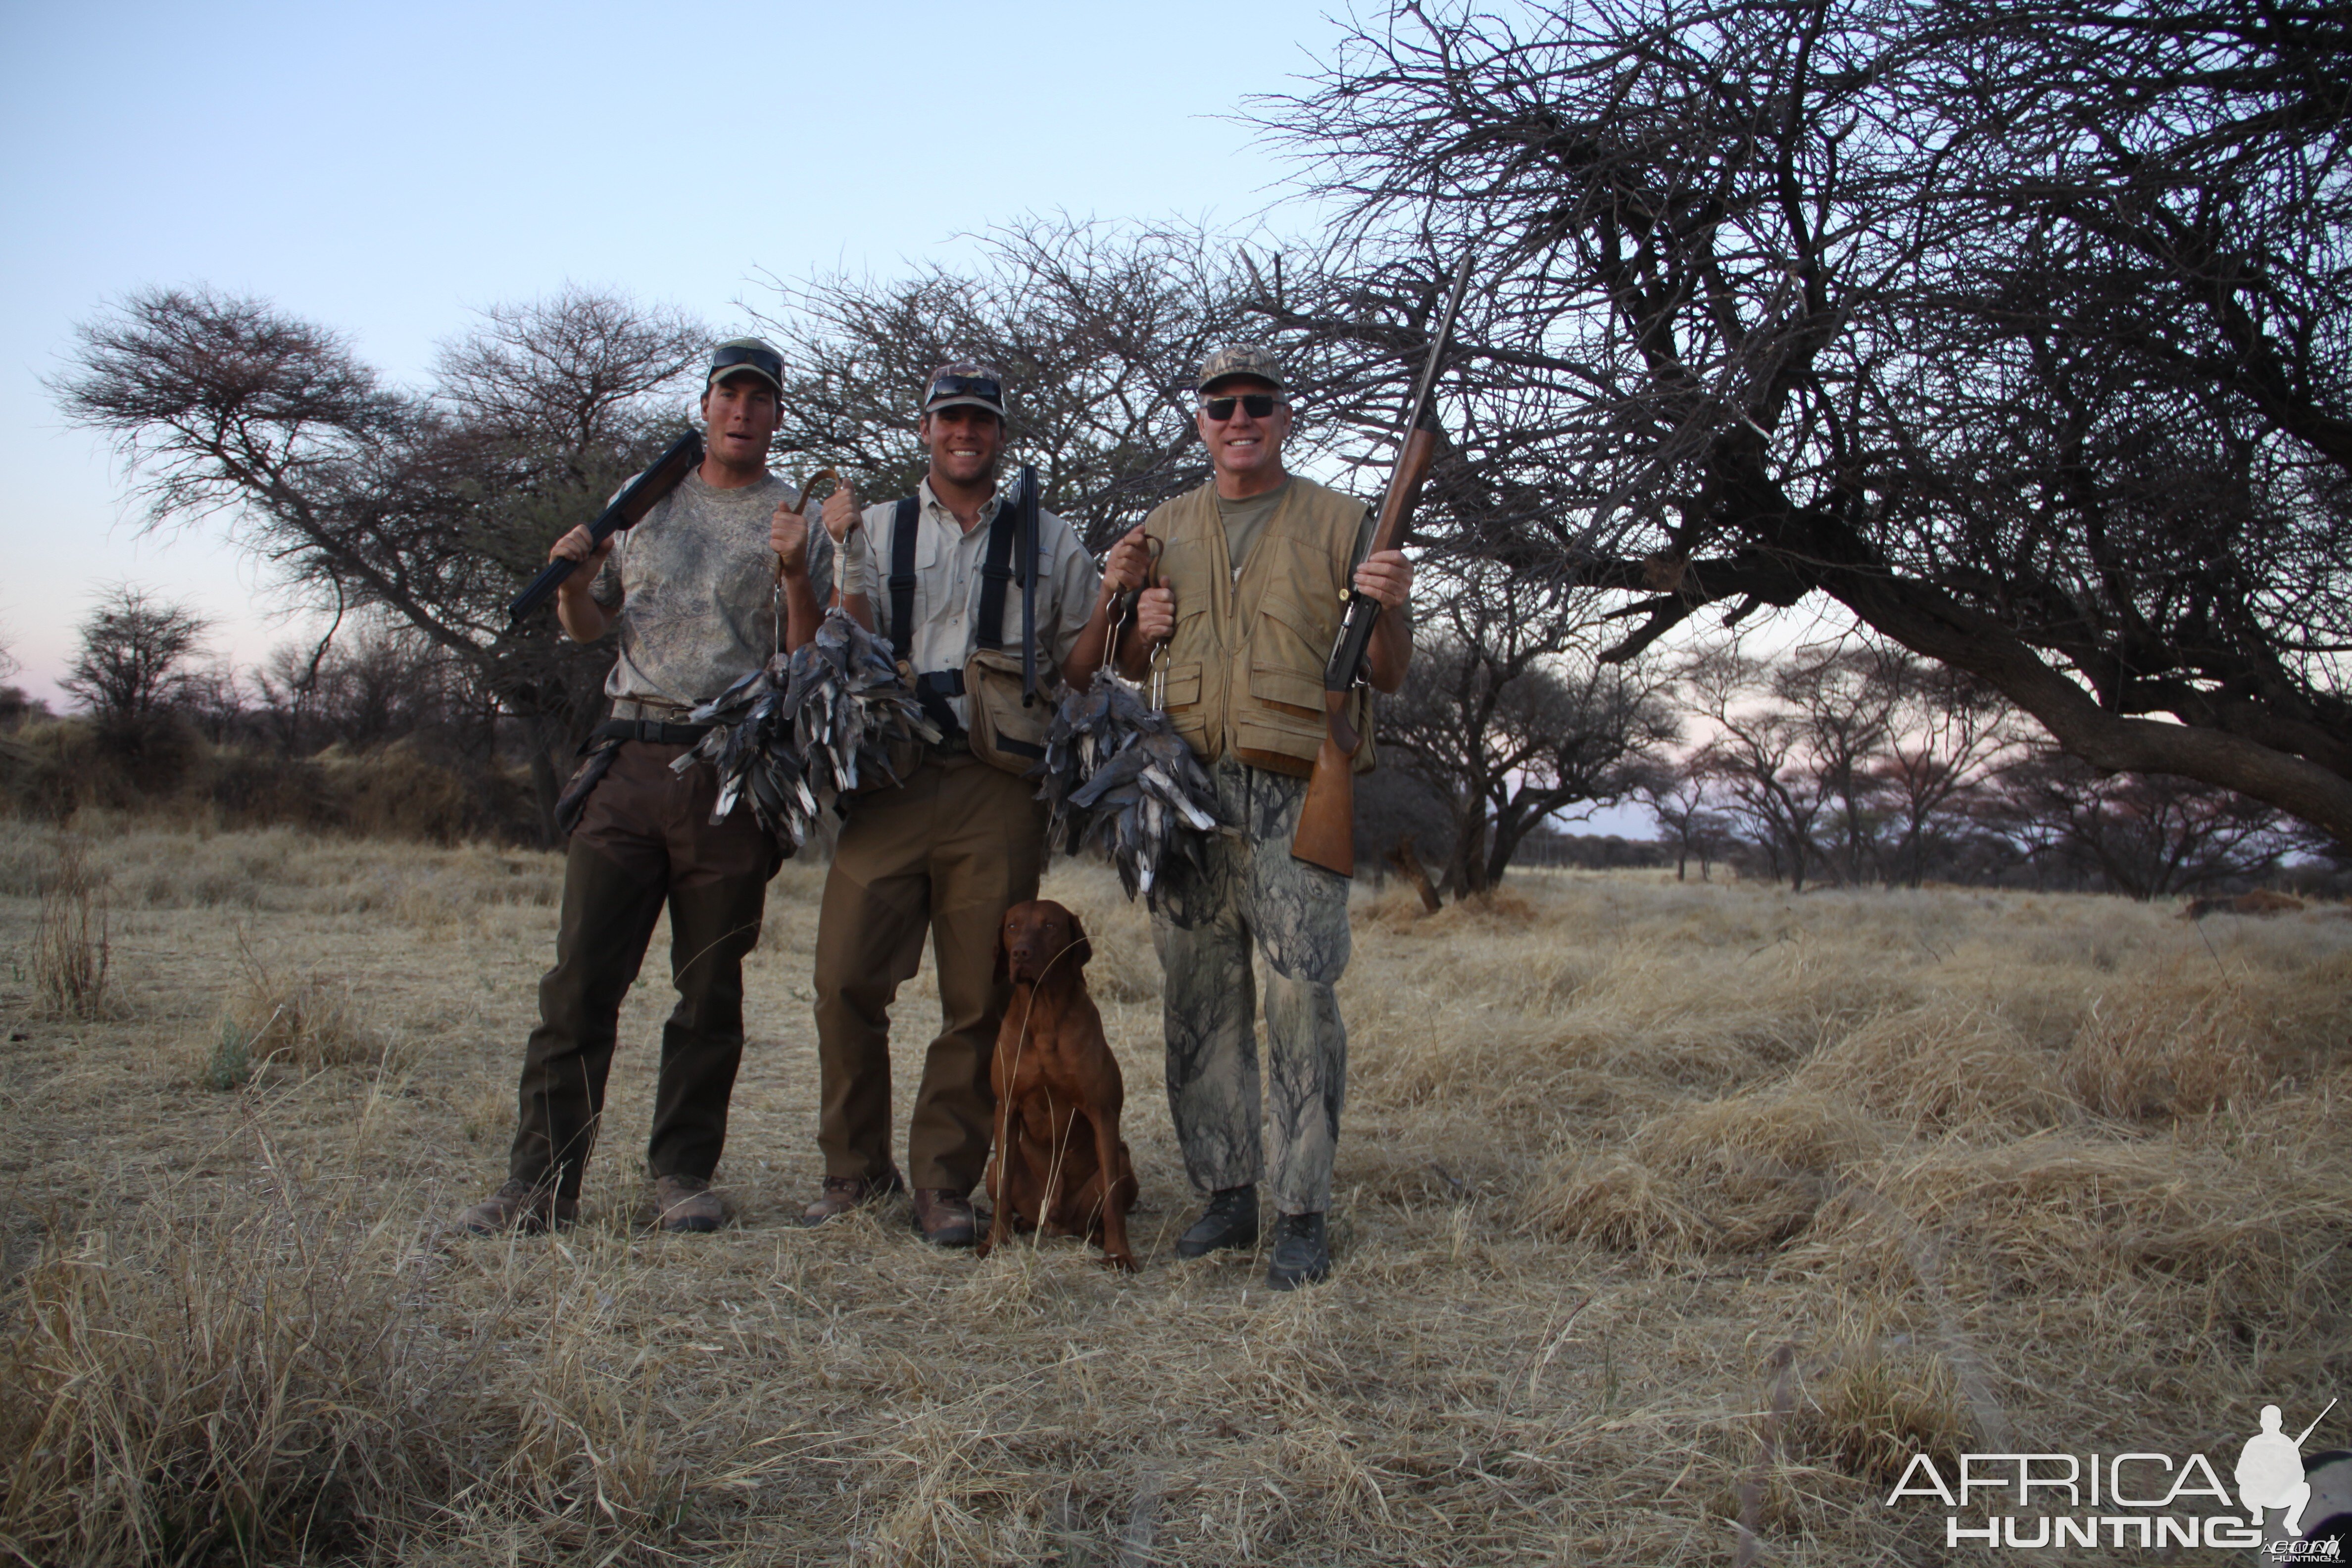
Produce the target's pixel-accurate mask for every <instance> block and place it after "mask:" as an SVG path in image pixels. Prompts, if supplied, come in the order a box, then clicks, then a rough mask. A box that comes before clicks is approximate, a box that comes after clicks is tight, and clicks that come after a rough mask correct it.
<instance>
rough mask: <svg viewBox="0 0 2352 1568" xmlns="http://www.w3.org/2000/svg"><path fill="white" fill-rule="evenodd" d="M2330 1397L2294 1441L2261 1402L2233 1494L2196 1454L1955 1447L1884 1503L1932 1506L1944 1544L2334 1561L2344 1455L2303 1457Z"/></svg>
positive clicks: (1914, 1465) (1913, 1466) (2347, 1535)
mask: <svg viewBox="0 0 2352 1568" xmlns="http://www.w3.org/2000/svg"><path fill="white" fill-rule="evenodd" d="M2335 1408H2336V1401H2335V1400H2332V1399H2331V1400H2329V1401H2328V1403H2327V1406H2326V1409H2323V1410H2322V1411H2320V1413H2319V1415H2317V1416H2316V1417H2315V1418H2314V1419H2313V1421H2312V1423H2311V1425H2310V1426H2305V1428H2304V1429H2303V1430H2302V1431H2301V1432H2299V1433H2295V1434H2294V1435H2292V1436H2290V1435H2289V1434H2288V1433H2287V1432H2286V1431H2285V1430H2284V1426H2285V1422H2284V1415H2282V1413H2281V1411H2280V1409H2279V1407H2278V1406H2277V1405H2263V1407H2262V1412H2261V1417H2260V1426H2261V1429H2260V1430H2259V1431H2257V1432H2256V1433H2255V1434H2254V1435H2253V1436H2251V1437H2249V1438H2247V1439H2246V1440H2245V1443H2244V1445H2243V1446H2242V1448H2241V1449H2240V1451H2239V1454H2238V1465H2237V1468H2236V1469H2235V1470H2234V1471H2233V1472H2232V1473H2231V1479H2233V1480H2234V1481H2235V1482H2236V1483H2237V1487H2236V1495H2235V1496H2232V1495H2231V1489H2230V1488H2229V1487H2228V1486H2225V1485H2224V1484H2223V1483H2222V1480H2221V1473H2220V1471H2219V1470H2218V1469H2217V1468H2216V1467H2215V1466H2214V1465H2213V1463H2212V1462H2211V1461H2210V1459H2208V1458H2206V1457H2205V1456H2204V1455H2202V1454H2189V1455H2186V1456H2179V1455H2173V1454H2164V1453H2156V1452H2151V1451H2149V1450H2147V1449H2135V1450H2128V1451H2126V1452H2122V1453H2104V1452H2102V1453H2090V1454H2054V1453H2010V1454H1962V1455H1960V1456H1958V1468H1957V1470H1952V1469H1951V1466H1952V1460H1951V1459H1949V1458H1947V1459H1946V1460H1945V1461H1944V1466H1943V1468H1938V1466H1937V1462H1936V1460H1935V1458H1932V1457H1931V1456H1929V1455H1927V1454H1917V1455H1915V1456H1913V1458H1912V1460H1911V1463H1910V1465H1909V1466H1908V1467H1907V1468H1906V1469H1905V1470H1904V1473H1903V1478H1902V1479H1900V1480H1898V1481H1897V1482H1896V1483H1895V1489H1894V1490H1893V1491H1891V1492H1889V1493H1888V1494H1887V1497H1886V1502H1885V1506H1886V1507H1888V1508H1896V1507H1899V1506H1903V1505H1904V1504H1906V1502H1911V1501H1912V1500H1918V1499H1929V1498H1932V1499H1934V1500H1936V1501H1937V1502H1939V1503H1941V1504H1942V1505H1943V1506H1944V1510H1945V1513H1944V1544H1945V1545H1946V1546H1947V1547H1948V1548H1958V1547H1966V1546H1981V1547H1989V1548H1991V1549H1992V1550H1995V1551H2002V1550H2008V1551H2034V1550H2038V1549H2044V1548H2049V1547H2058V1548H2062V1549H2063V1548H2065V1547H2069V1546H2085V1547H2098V1546H2107V1547H2112V1548H2115V1549H2117V1550H2123V1549H2127V1548H2131V1547H2137V1548H2139V1549H2141V1550H2142V1551H2148V1550H2155V1551H2159V1552H2171V1551H2179V1550H2182V1549H2186V1548H2192V1547H2203V1548H2205V1549H2207V1550H2209V1551H2210V1550H2213V1549H2216V1548H2219V1549H2223V1550H2227V1549H2231V1548H2238V1547H2254V1548H2258V1549H2260V1551H2261V1553H2262V1555H2263V1559H2264V1560H2265V1561H2268V1562H2272V1563H2337V1562H2341V1561H2343V1560H2344V1556H2343V1549H2344V1545H2345V1542H2347V1540H2352V1453H2344V1452H2339V1451H2336V1450H2332V1449H2331V1450H2327V1451H2325V1452H2321V1453H2316V1454H2314V1455H2312V1456H2311V1458H2310V1461H2309V1463H2308V1464H2306V1463H2305V1458H2304V1453H2303V1444H2304V1439H2305V1438H2307V1437H2309V1436H2311V1435H2312V1433H2313V1432H2314V1431H2315V1430H2317V1429H2318V1426H2319V1424H2320V1422H2321V1421H2324V1420H2326V1418H2327V1415H2328V1413H2329V1412H2330V1411H2333V1410H2334V1409H2335ZM2241 1430H2243V1428H2241ZM1947 1471H1949V1472H1950V1473H1947ZM1986 1494H1990V1495H1989V1496H1988V1495H1986ZM1914 1506H1916V1504H1914Z"/></svg>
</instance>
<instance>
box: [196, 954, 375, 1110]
mask: <svg viewBox="0 0 2352 1568" xmlns="http://www.w3.org/2000/svg"><path fill="white" fill-rule="evenodd" d="M221 1041H222V1047H221V1051H219V1052H216V1053H215V1061H216V1062H217V1061H218V1060H220V1059H221V1057H222V1055H224V1054H226V1053H228V1052H229V1051H230V1050H231V1049H232V1042H234V1046H233V1049H234V1052H235V1054H236V1055H237V1056H241V1057H242V1058H243V1059H244V1060H245V1061H246V1062H247V1063H249V1064H251V1066H253V1067H255V1068H259V1067H262V1066H265V1065H276V1066H281V1067H288V1068H294V1069H296V1070H298V1071H302V1072H316V1071H318V1070H319V1069H320V1068H331V1067H363V1068H372V1067H379V1066H384V1065H389V1064H388V1063H387V1060H386V1058H387V1055H388V1053H389V1050H390V1047H389V1043H388V1042H387V1040H386V1039H385V1037H384V1036H383V1032H382V1031H380V1030H379V1029H377V1028H376V1027H375V1026H374V1025H373V1024H372V1023H371V1022H370V1021H369V1019H368V1016H367V1011H366V1009H365V1008H364V1007H362V1005H361V1004H360V1002H359V999H358V998H357V996H355V995H354V994H353V993H352V986H351V984H350V983H349V982H348V981H343V980H331V979H328V978H326V977H324V976H322V975H320V974H316V973H310V974H287V973H278V972H275V971H273V970H271V969H269V968H268V967H267V966H265V965H264V964H262V963H261V962H260V961H259V960H258V959H256V958H254V957H253V956H252V953H251V951H250V949H248V950H247V968H246V976H245V984H244V985H243V987H242V988H241V989H240V990H239V991H238V993H237V994H236V997H235V998H234V999H233V1000H232V1001H231V1002H230V1004H229V1005H228V1009H227V1012H226V1016H224V1017H223V1019H222V1021H221ZM218 1087H223V1088H228V1087H233V1086H232V1085H227V1084H223V1085H220V1086H218Z"/></svg>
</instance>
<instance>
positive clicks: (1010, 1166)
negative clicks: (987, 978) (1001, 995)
mask: <svg viewBox="0 0 2352 1568" xmlns="http://www.w3.org/2000/svg"><path fill="white" fill-rule="evenodd" d="M1093 956H1094V947H1093V944H1091V943H1090V942H1087V933H1086V931H1085V929H1084V928H1083V927H1081V926H1080V925H1079V924H1078V917H1077V916H1076V915H1074V914H1072V913H1071V912H1070V911H1069V910H1066V909H1064V908H1063V907H1062V906H1061V905H1059V904H1056V903H1054V902H1051V901H1049V900H1036V901H1034V902H1031V903H1026V904H1015V905H1013V907H1012V908H1011V909H1009V910H1005V911H1004V925H1003V929H1001V930H1000V931H998V932H997V940H996V973H997V976H998V978H999V979H1003V980H1009V981H1011V982H1012V983H1013V1000H1012V1002H1011V1003H1010V1004H1009V1005H1007V1006H1006V1007H1005V1009H1004V1024H1003V1027H1002V1028H1000V1029H999V1030H998V1031H997V1034H996V1055H995V1058H994V1059H993V1061H992V1062H991V1064H990V1066H989V1079H990V1081H991V1082H992V1084H993V1085H994V1086H995V1089H996V1158H995V1161H994V1163H992V1165H991V1166H990V1168H989V1174H988V1195H989V1198H990V1199H991V1201H992V1202H993V1203H994V1204H995V1205H996V1215H995V1217H994V1218H993V1219H992V1220H991V1221H990V1222H989V1226H988V1235H987V1237H985V1238H984V1239H983V1240H982V1242H981V1244H980V1247H979V1249H978V1250H979V1254H980V1256H982V1257H983V1258H985V1257H986V1256H987V1255H988V1251H989V1249H990V1248H991V1247H994V1246H995V1245H996V1244H997V1243H998V1242H999V1241H1002V1240H1003V1238H1004V1237H1007V1236H1010V1235H1011V1234H1012V1233H1013V1226H1015V1225H1018V1226H1022V1227H1023V1228H1024V1229H1025V1228H1031V1227H1034V1228H1036V1229H1039V1230H1041V1231H1043V1232H1044V1233H1045V1235H1047V1236H1084V1237H1088V1238H1089V1239H1092V1240H1099V1241H1100V1242H1101V1243H1102V1248H1103V1252H1104V1254H1105V1257H1104V1261H1105V1262H1107V1263H1110V1264H1112V1265H1115V1266H1116V1267H1118V1268H1134V1267H1135V1266H1136V1263H1135V1254H1134V1253H1132V1252H1130V1251H1129V1249H1128V1245H1127V1211H1128V1206H1129V1205H1131V1204H1132V1203H1134V1202H1135V1194H1136V1184H1135V1162H1134V1161H1133V1160H1131V1159H1130V1158H1129V1156H1128V1152H1127V1145H1126V1144H1125V1143H1123V1142H1120V1141H1119V1136H1118V1113H1119V1109H1120V1107H1121V1106H1123V1105H1124V1104H1125V1103H1126V1100H1127V1085H1126V1083H1125V1081H1124V1080H1123V1079H1121V1078H1120V1077H1119V1072H1118V1058H1115V1057H1113V1056H1112V1055H1111V1054H1110V1043H1109V1042H1108V1041H1107V1040H1105V1039H1104V1038H1103V1026H1102V1015H1101V1014H1100V1013H1099V1012H1097V1011H1096V1009H1095V1002H1094V998H1093V997H1091V996H1089V995H1087V981H1086V975H1085V973H1084V970H1085V967H1086V963H1087V960H1088V959H1090V958H1092V957H1093Z"/></svg>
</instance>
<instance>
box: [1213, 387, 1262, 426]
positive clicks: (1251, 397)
mask: <svg viewBox="0 0 2352 1568" xmlns="http://www.w3.org/2000/svg"><path fill="white" fill-rule="evenodd" d="M1281 401H1282V399H1281V398H1279V397H1276V396H1275V395H1273V394H1272V393H1270V392H1245V393H1243V394H1242V395H1240V396H1239V397H1204V398H1202V399H1201V412H1202V413H1203V414H1206V415H1207V416H1209V417H1210V418H1212V419H1213V420H1215V421H1216V422H1217V423H1218V424H1220V425H1222V424H1223V423H1224V422H1225V421H1226V420H1228V419H1231V418H1232V417H1233V416H1234V404H1236V403H1238V404H1240V405H1242V406H1243V407H1244V408H1245V409H1247V410H1248V411H1249V416H1250V417H1251V418H1253V419H1271V418H1273V417H1274V407H1275V405H1276V404H1277V403H1280V402H1281Z"/></svg>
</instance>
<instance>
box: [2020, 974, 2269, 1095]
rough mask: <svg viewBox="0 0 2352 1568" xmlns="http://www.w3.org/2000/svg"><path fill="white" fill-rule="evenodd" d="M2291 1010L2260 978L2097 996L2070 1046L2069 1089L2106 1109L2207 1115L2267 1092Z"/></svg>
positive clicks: (2067, 1061)
mask: <svg viewBox="0 0 2352 1568" xmlns="http://www.w3.org/2000/svg"><path fill="white" fill-rule="evenodd" d="M2280 1011H2281V1009H2280V1008H2279V1006H2278V1005H2277V1004H2276V1002H2275V1001H2274V999H2273V998H2269V997H2265V996H2264V995H2263V994H2261V993H2260V992H2259V991H2258V990H2257V989H2256V987H2255V986H2254V985H2253V984H2252V983H2250V982H2247V981H2243V980H2238V979H2224V980H2221V981H2216V982H2194V983H2189V982H2180V983H2175V984H2169V985H2158V986H2152V987H2147V988H2144V989H2141V990H2139V991H2137V992H2135V993H2134V994H2132V995H2131V996H2130V997H2129V999H2127V1000H2124V1001H2116V1000H2112V999H2109V1000H2105V1001H2102V1002H2101V1003H2098V1004H2095V1005H2093V1007H2092V1009H2091V1014H2090V1016H2089V1018H2088V1019H2087V1020H2086V1021H2085V1022H2084V1026H2083V1028H2082V1029H2081V1031H2080V1032H2078V1033H2077V1034H2076V1035H2075V1037H2074V1044H2073V1045H2072V1046H2071V1047H2069V1048H2068V1050H2067V1052H2066V1058H2065V1062H2064V1065H2063V1068H2062V1071H2063V1075H2064V1078H2065V1080H2066V1087H2067V1088H2068V1089H2070V1090H2071V1091H2072V1092H2073V1093H2074V1097H2075V1098H2076V1099H2077V1100H2081V1101H2082V1102H2083V1104H2084V1106H2086V1107H2088V1108H2089V1109H2090V1110H2095V1111H2097V1112H2098V1113H2099V1114H2100V1115H2102V1116H2113V1117H2118V1118H2121V1119H2123V1120H2125V1121H2153V1120H2157V1119H2159V1118H2165V1117H2179V1116H2201V1115H2204V1114H2206V1113H2207V1112H2209V1111H2213V1110H2220V1109H2221V1107H2222V1106H2224V1105H2227V1104H2229V1103H2231V1101H2232V1100H2244V1099H2247V1098H2249V1097H2251V1096H2256V1095H2260V1094H2263V1093H2264V1092H2266V1091H2267V1090H2268V1089H2270V1088H2271V1087H2272V1086H2273V1084H2275V1083H2276V1081H2277V1079H2278V1077H2279V1074H2278V1070H2277V1068H2276V1066H2275V1065H2274V1063H2273V1061H2272V1060H2271V1059H2270V1058H2271V1056H2272V1053H2273V1051H2274V1050H2275V1049H2276V1048H2277V1044H2278V1040H2279V1037H2280V1036H2281V1034H2282V1033H2283V1029H2282V1019H2281V1018H2280V1016H2279V1015H2280Z"/></svg>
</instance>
